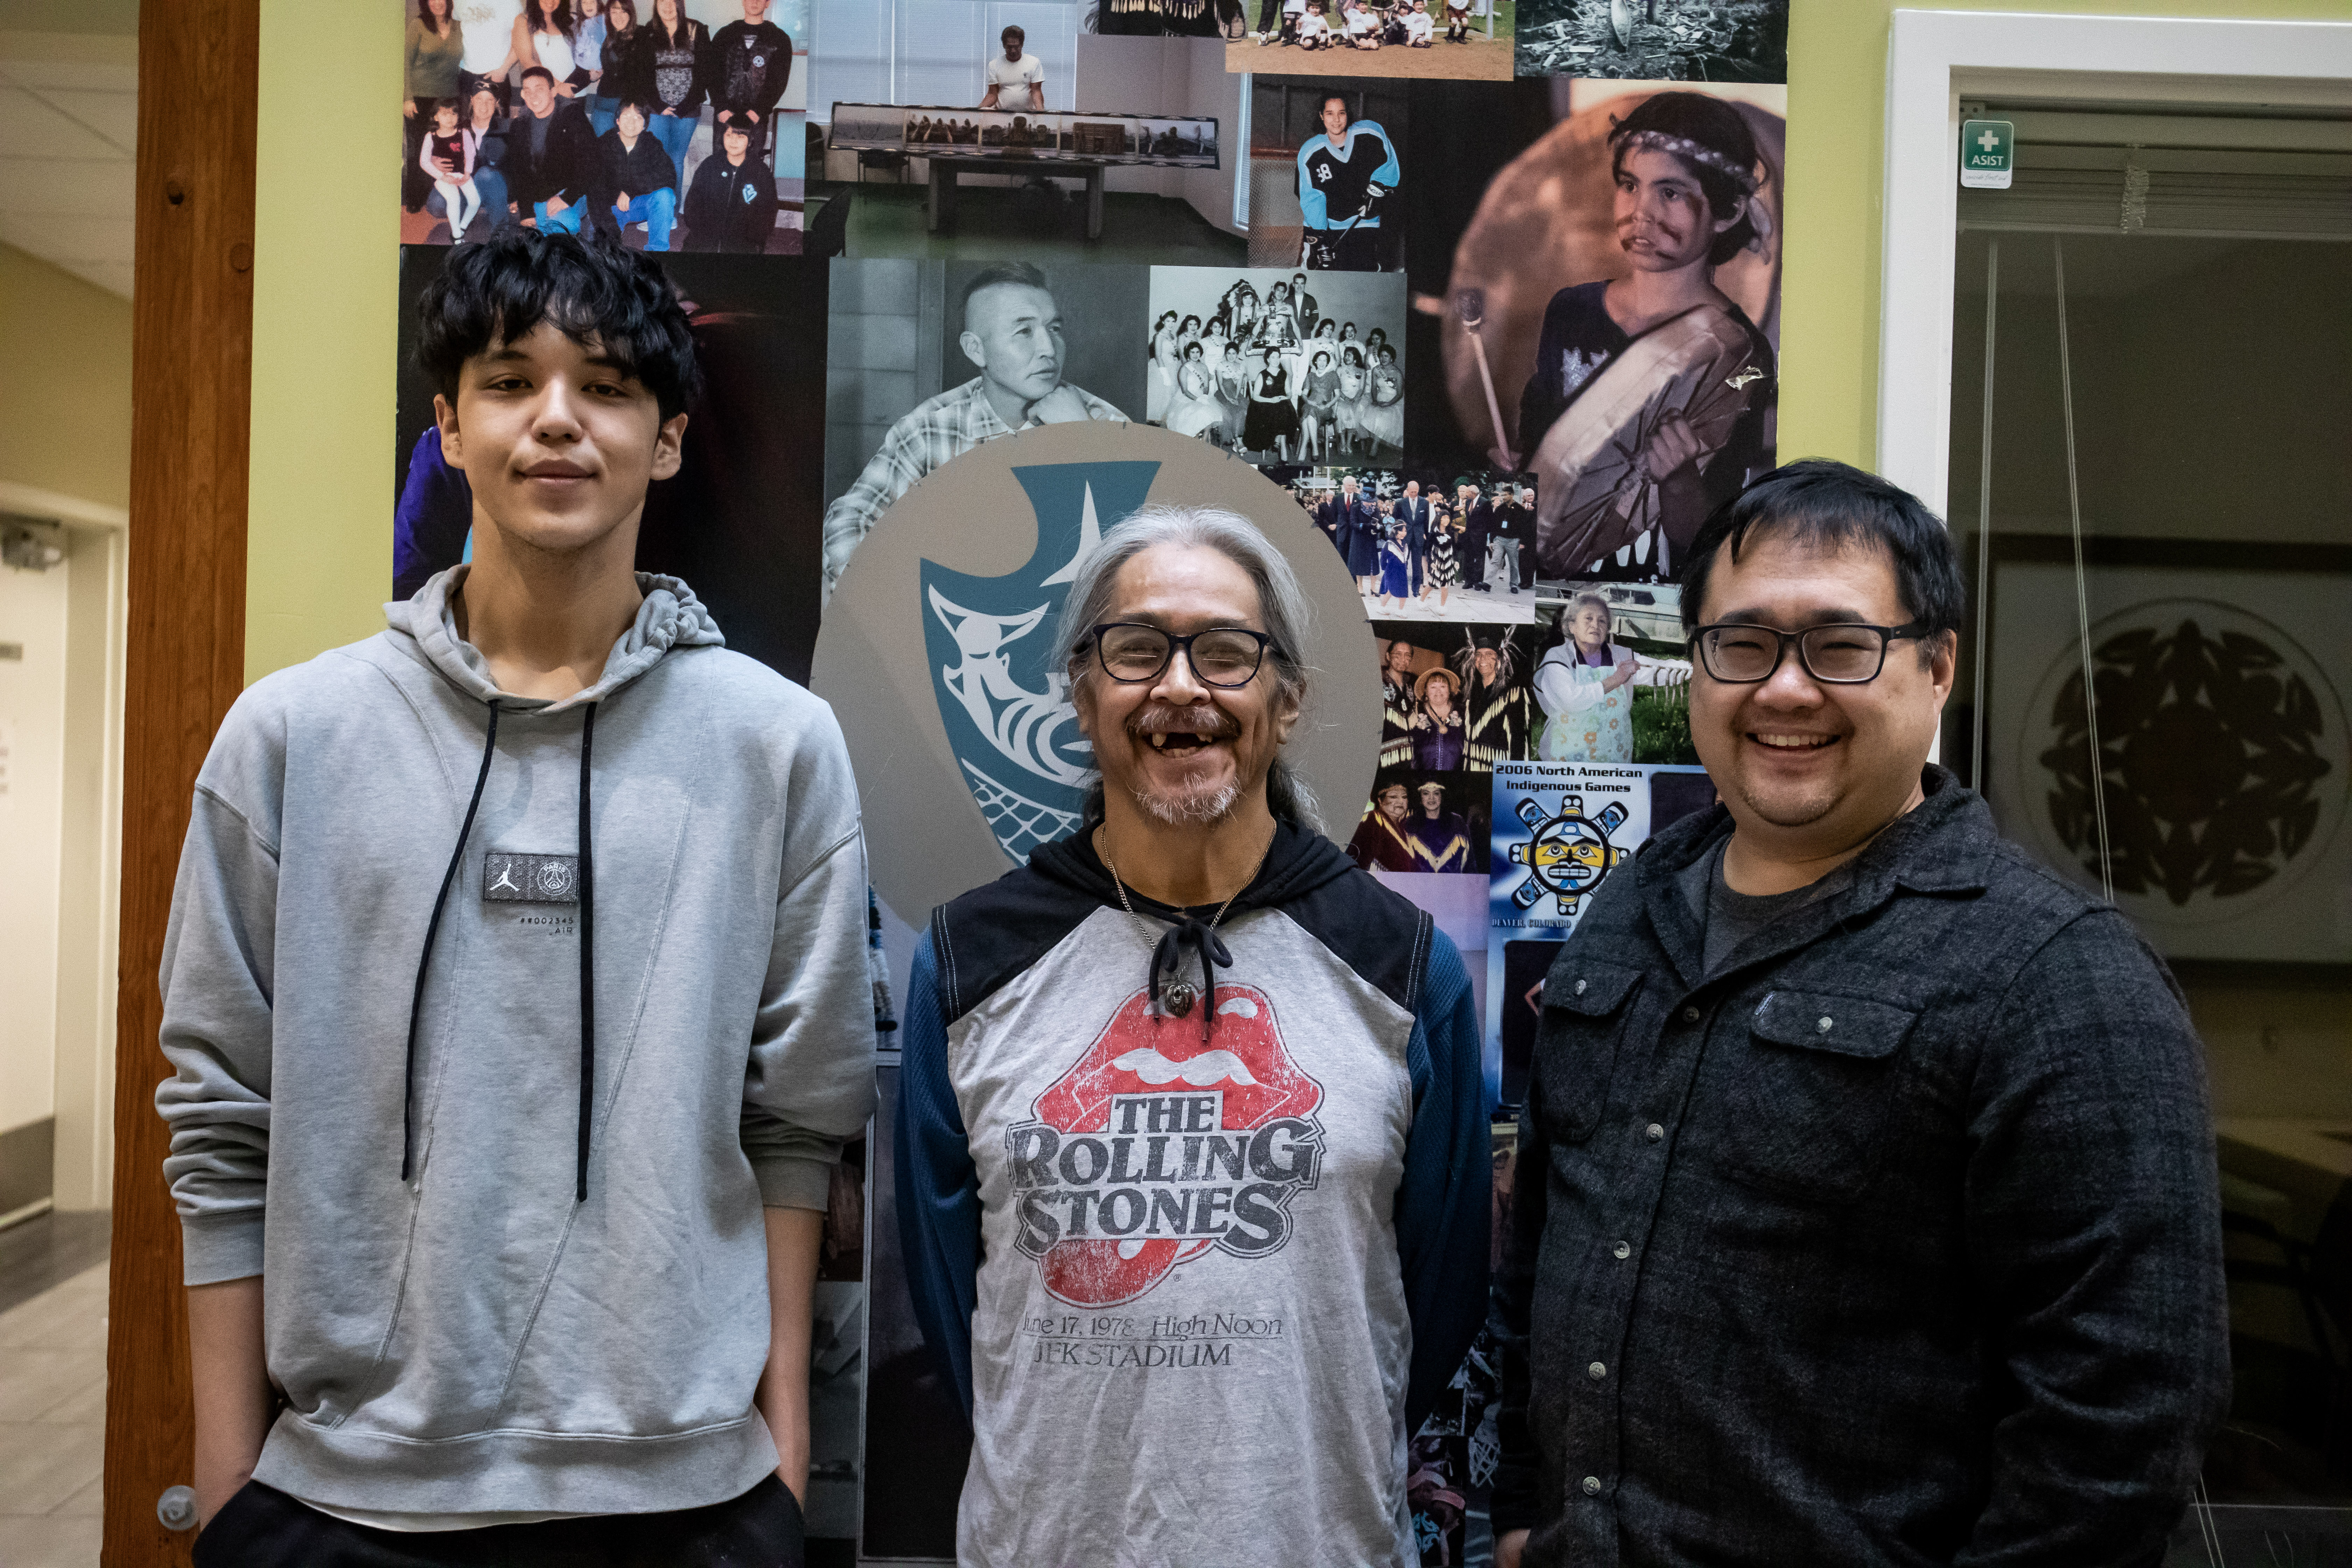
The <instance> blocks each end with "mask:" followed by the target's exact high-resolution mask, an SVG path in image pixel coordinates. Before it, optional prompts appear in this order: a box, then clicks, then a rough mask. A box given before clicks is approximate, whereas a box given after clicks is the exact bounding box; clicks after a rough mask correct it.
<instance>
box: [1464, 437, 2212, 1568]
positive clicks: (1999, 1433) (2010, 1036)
mask: <svg viewBox="0 0 2352 1568" xmlns="http://www.w3.org/2000/svg"><path fill="white" fill-rule="evenodd" d="M1685 559H1686V560H1687V562H1688V564H1687V566H1686V568H1685V577H1684V580H1683V600H1682V607H1683V620H1684V624H1685V629H1686V630H1687V631H1688V632H1689V633H1690V636H1691V643H1692V651H1693V653H1694V662H1695V664H1696V670H1695V673H1694V674H1693V676H1692V680H1691V685H1690V692H1691V700H1690V726H1691V735H1692V737H1693V739H1694V740H1695V741H1696V745H1697V747H1698V754H1699V759H1700V760H1701V761H1702V762H1704V763H1705V764H1706V770H1707V774H1708V777H1709V778H1710V779H1712V781H1713V783H1714V785H1715V789H1716V792H1717V796H1718V797H1719V799H1720V804H1719V805H1717V807H1716V808H1715V809H1713V810H1708V811H1705V812H1702V813H1699V814H1698V815H1696V816H1691V817H1686V818H1684V819H1683V820H1681V821H1678V822H1676V823H1675V824H1674V825H1673V826H1671V827H1669V828H1667V829H1666V830H1665V831H1664V832H1662V833H1660V834H1658V835H1657V837H1655V838H1654V839H1653V840H1652V841H1650V843H1649V845H1648V847H1647V848H1645V849H1644V850H1643V852H1642V854H1641V857H1640V858H1639V859H1638V860H1636V861H1634V862H1632V863H1631V864H1630V865H1628V866H1625V867H1622V868H1621V869H1620V870H1619V871H1617V872H1616V873H1612V875H1611V876H1610V877H1609V878H1608V880H1607V881H1606V882H1605V883H1602V884H1601V889H1600V891H1599V893H1598V894H1596V895H1595V896H1594V899H1593V902H1592V904H1591V906H1590V907H1589V908H1588V910H1587V912H1586V914H1585V915H1584V917H1583V918H1582V920H1580V922H1579V923H1578V925H1577V927H1576V931H1575V934H1574V935H1573V936H1570V938H1569V940H1568V941H1567V942H1566V943H1564V944H1562V946H1561V948H1560V952H1559V957H1558V958H1557V959H1556V960H1555V961H1554V963H1553V964H1552V967H1551V971H1550V974H1549V977H1547V978H1546V979H1545V982H1544V987H1543V998H1542V1001H1543V1008H1542V1011H1543V1022H1542V1025H1541V1032H1540V1033H1539V1035H1538V1040H1537V1043H1536V1050H1535V1060H1534V1066H1533V1071H1532V1073H1531V1076H1530V1081H1529V1085H1528V1101H1527V1105H1526V1109H1525V1112H1524V1114H1523V1117H1522V1120H1521V1123H1520V1141H1519V1160H1520V1167H1519V1168H1520V1169H1522V1170H1524V1171H1534V1172H1538V1173H1540V1175H1539V1176H1538V1177H1536V1178H1535V1179H1533V1180H1532V1181H1530V1182H1527V1183H1523V1184H1522V1185H1521V1186H1519V1188H1518V1189H1517V1197H1516V1200H1515V1207H1514V1210H1513V1214H1512V1218H1511V1226H1512V1229H1511V1235H1510V1239H1509V1246H1508V1249H1507V1254H1506V1259H1505V1263H1504V1267H1503V1270H1502V1273H1501V1276H1500V1278H1499V1280H1498V1281H1497V1284H1496V1292H1495V1301H1496V1326H1497V1330H1498V1332H1499V1333H1500V1334H1501V1336H1502V1338H1503V1343H1504V1358H1503V1404H1502V1407H1501V1411H1500V1416H1499V1427H1500V1436H1501V1441H1502V1455H1501V1460H1502V1462H1501V1469H1500V1470H1499V1471H1498V1473H1497V1476H1496V1489H1495V1501H1494V1515H1493V1517H1494V1522H1495V1528H1496V1532H1497V1536H1498V1550H1497V1553H1496V1561H1497V1562H1498V1563H1500V1564H1502V1565H1503V1568H1514V1565H1515V1564H1520V1563H1524V1564H1528V1565H1529V1568H1533V1565H1537V1564H1542V1565H1546V1568H1550V1565H1554V1564H1561V1563H1571V1562H1572V1563H1580V1564H1586V1563H1590V1564H1636V1563H1639V1564H1652V1563H1658V1564H1664V1563H1735V1562H1736V1563H1805V1564H1807V1565H1808V1568H1892V1565H1901V1568H1913V1565H1920V1568H1924V1565H1927V1564H1949V1563H2011V1564H2018V1565H2020V1568H2024V1565H2026V1564H2032V1565H2034V1568H2087V1565H2089V1564H2094V1563H2096V1564H2102V1565H2107V1568H2143V1565H2150V1568H2152V1565H2153V1564H2155V1563H2158V1562H2160V1561H2161V1560H2162V1558H2163V1556H2164V1552H2165V1543H2166V1538H2167V1536H2168V1534H2169V1532H2170V1531H2171V1530H2172V1528H2173V1526H2174V1524H2175V1523H2176V1522H2177V1521H2179V1518H2180V1516H2181V1511H2182V1510H2183V1508H2184V1506H2185V1505H2186V1503H2187V1500H2188V1498H2189V1490H2190V1488H2191V1487H2192V1485H2193V1484H2194V1483H2195V1481H2196V1479H2197V1474H2198V1466H2199V1464H2200V1461H2201V1459H2202V1458H2203V1454H2204V1447H2205V1443H2206V1441H2207V1439H2208V1438H2209V1437H2211V1435H2212V1434H2213V1432H2214V1431H2215V1429H2216V1428H2217V1427H2218V1426H2219V1424H2220V1421H2221V1414H2222V1410H2223V1408H2224V1406H2225V1405H2226V1403H2227V1400H2228V1396H2229V1353H2228V1337H2227V1336H2228V1325H2227V1316H2226V1312H2227V1309H2226V1303H2225V1301H2224V1296H2223V1288H2222V1277H2221V1227H2220V1206H2219V1202H2218V1199H2217V1197H2216V1193H2215V1175H2214V1168H2213V1133H2212V1126H2211V1123H2210V1118H2209V1113H2208V1110H2207V1106H2206V1099H2205V1082H2204V1071H2203V1066H2202V1053H2201V1051H2200V1048H2199V1045H2198V1041H2197V1037H2196V1035H2195V1034H2194V1033H2193V1032H2192V1031H2191V1030H2190V1027H2189V1018H2188V1015H2187V1013H2186V1011H2185V1010H2184V1009H2183V1008H2182V1006H2181V1002H2180V998H2179V993H2178V992H2177V991H2176V990H2175V989H2174V988H2173V987H2172V985H2171V983H2170V980H2169V978H2168V976H2167V975H2166V973H2165V970H2164V967H2163V965H2162V963H2161V962H2159V961H2158V959H2157V957H2156V956H2155V955H2154V954H2153V953H2152V952H2151V951H2150V950H2149V949H2148V948H2147V946H2146V945H2145V944H2143V943H2142V942H2141V941H2140V940H2139V938H2138V937H2137V936H2135V935H2134V933H2133V931H2132V929H2131V927H2130V925H2128V924H2127V923H2126V921H2125V920H2124V918H2123V917H2122V916H2121V915H2118V914H2117V913H2116V911H2115V910H2114V909H2113V908H2112V907H2109V906H2108V905H2105V904H2099V903H2097V902H2096V901H2095V900H2093V899H2089V898H2086V897H2084V895H2083V894H2081V893H2080V892H2078V891H2076V890H2075V888H2074V886H2073V885H2072V884H2071V883H2067V882H2065V881H2063V879H2061V878H2059V877H2058V876H2055V875H2053V874H2052V873H2050V872H2048V871H2047V870H2045V869H2043V868H2042V866H2041V865H2039V864H2037V863H2036V862H2034V861H2033V860H2032V858H2031V857H2030V856H2028V855H2027V854H2026V853H2025V852H2023V851H2021V850H2020V849H2018V848H2017V847H2016V846H2015V845H2013V844H2011V843H2008V842H2006V841H2003V840H2002V839H2001V838H2000V837H1999V835H1998V834H1997V833H1996V832H1995V831H1994V829H1993V824H1992V818H1991V814H1990V812H1989V811H1988V810H1986V808H1985V804H1984V802H1983V801H1982V800H1979V798H1978V797H1977V796H1976V795H1975V794H1974V793H1972V792H1971V791H1969V790H1968V789H1963V788H1962V787H1961V786H1960V784H1959V782H1958V780H1957V779H1954V778H1953V777H1952V775H1951V774H1949V773H1948V772H1946V771H1945V770H1944V769H1943V768H1938V767H1937V766H1935V765H1934V764H1932V763H1930V762H1928V760H1927V752H1928V748H1929V747H1930V745H1931V744H1932V743H1933V741H1934V739H1935V736H1936V728H1937V721H1938V718H1939V716H1941V714H1942V711H1943V706H1944V701H1945V699H1946V697H1947V696H1948V695H1949V694H1950V691H1951V685H1952V673H1953V668H1954V660H1955V657H1956V650H1957V647H1958V625H1959V623H1960V621H1961V618H1962V615H1963V613H1964V612H1965V609H1966V601H1967V595H1966V591H1965V589H1964V586H1963V583H1962V580H1961V577H1960V571H1959V565H1958V559H1957V557H1956V555H1955V553H1954V551H1953V549H1952V545H1951V541H1950V539H1949V538H1948V536H1947V535H1946V533H1945V531H1944V528H1943V526H1942V525H1941V524H1940V523H1938V522H1937V519H1936V518H1935V517H1933V516H1931V515H1930V514H1929V513H1928V512H1927V509H1926V508H1925V507H1922V506H1921V505H1920V504H1919V503H1918V502H1917V501H1916V500H1915V499H1914V498H1913V497H1910V496H1908V495H1906V494H1905V493H1904V492H1903V491H1901V490H1899V489H1897V488H1896V487H1895V486H1892V485H1889V484H1887V483H1886V482H1885V481H1884V480H1882V479H1878V478H1875V477H1874V476H1870V475H1867V474H1863V473H1860V472H1858V471H1857V470H1854V469H1852V468H1848V467H1846V466H1844V465H1842V464H1835V463H1826V462H1818V461H1815V462H1806V463H1797V464H1791V465H1789V466H1787V467H1785V468H1780V469H1777V470H1775V471H1773V472H1772V473H1770V474H1768V475H1766V476H1764V477H1763V478H1762V479H1760V480H1759V481H1758V482H1757V483H1756V484H1755V485H1754V486H1751V487H1749V488H1748V490H1747V491H1746V492H1745V493H1743V494H1742V495H1740V496H1738V497H1735V498H1734V499H1733V500H1732V501H1731V502H1730V503H1729V504H1728V505H1727V506H1726V507H1724V508H1722V509H1721V510H1719V511H1717V513H1716V514H1715V516H1714V517H1711V518H1710V519H1709V520H1708V521H1707V523H1706V526H1705V527H1704V528H1701V529H1700V530H1699V533H1698V535H1697V537H1696V540H1695V541H1694V544H1693V547H1692V549H1691V550H1690V552H1689V554H1688V555H1687V557H1686V558H1685Z"/></svg>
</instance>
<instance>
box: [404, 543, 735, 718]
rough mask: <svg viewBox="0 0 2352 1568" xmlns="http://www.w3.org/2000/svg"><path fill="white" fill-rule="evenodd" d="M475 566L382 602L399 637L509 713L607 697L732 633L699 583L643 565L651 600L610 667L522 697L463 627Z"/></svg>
mask: <svg viewBox="0 0 2352 1568" xmlns="http://www.w3.org/2000/svg"><path fill="white" fill-rule="evenodd" d="M472 570H473V568H472V567H470V566H466V565H458V566H453V567H451V568H449V569H448V570H446V571H439V572H436V573H435V574H434V575H433V576H432V577H431V578H430V579H428V580H426V582H425V586H424V587H423V588H420V589H418V590H417V591H416V596H415V598H413V599H408V600H404V601H398V602H395V603H392V604H387V605H385V606H384V607H383V618H384V622H385V624H386V625H388V626H389V627H390V628H391V629H392V632H393V641H394V643H399V644H400V645H402V646H403V647H404V648H405V649H407V650H408V651H409V652H410V653H413V654H415V657H417V658H418V659H420V660H422V661H423V662H424V663H425V664H427V665H429V666H430V667H431V668H432V669H434V670H435V671H436V672H438V673H439V674H440V675H441V677H442V679H444V680H446V681H447V682H448V683H449V684H450V685H453V686H456V687H457V689H458V690H459V691H461V692H464V693H465V694H466V695H467V696H470V697H472V698H474V699H475V700H476V701H478V702H484V703H488V702H496V703H497V704H498V705H499V706H500V707H502V708H504V709H506V710H507V711H508V712H509V713H513V712H518V711H521V712H538V713H547V714H556V713H562V712H565V711H567V710H569V709H572V708H575V707H581V706H586V705H588V704H590V703H596V702H602V701H603V700H604V698H606V697H608V696H610V695H612V694H613V693H614V692H616V691H618V690H620V689H621V688H622V687H623V686H625V685H628V684H629V683H630V682H631V681H634V680H635V679H636V678H637V677H638V676H639V675H642V674H645V673H646V671H647V670H650V669H652V668H653V667H654V665H655V664H658V663H660V661H661V657H662V655H663V654H665V653H668V652H669V651H670V650H671V649H673V648H722V647H725V646H726V645H727V639H726V637H725V636H723V635H721V634H720V632H719V622H716V621H713V620H712V619H711V618H710V612H709V610H707V609H705V608H703V603H702V601H700V600H699V599H697V598H696V597H695V596H694V590H692V589H690V588H688V586H687V585H686V584H685V583H684V582H682V581H680V580H678V579H677V578H675V577H664V576H662V575H661V574H660V573H658V572H651V571H641V572H639V573H637V574H636V575H637V591H638V592H640V593H642V594H644V595H645V596H646V601H645V602H644V603H643V604H640V605H638V606H637V618H636V620H635V622H631V623H630V626H629V629H628V630H627V631H626V632H622V633H621V636H620V640H619V641H618V642H615V643H614V644H613V651H612V653H609V654H607V655H606V656H605V659H604V673H603V674H600V675H598V676H597V677H596V680H595V683H594V684H593V685H590V686H589V687H587V688H586V689H585V690H583V691H579V692H575V693H573V694H572V695H570V696H568V697H562V698H557V699H554V700H550V699H548V698H545V697H519V696H516V695H513V694H512V693H510V692H502V691H500V690H499V685H498V683H497V682H496V681H495V680H493V679H491V677H490V665H489V661H488V660H487V659H485V658H483V657H482V655H481V653H480V651H479V650H478V649H477V648H475V646H474V645H473V644H472V643H468V642H467V641H465V640H464V639H463V638H461V637H459V636H458V635H457V604H456V603H455V601H456V599H457V591H458V590H459V589H460V588H462V587H464V586H465V583H466V577H467V573H468V572H470V571H472Z"/></svg>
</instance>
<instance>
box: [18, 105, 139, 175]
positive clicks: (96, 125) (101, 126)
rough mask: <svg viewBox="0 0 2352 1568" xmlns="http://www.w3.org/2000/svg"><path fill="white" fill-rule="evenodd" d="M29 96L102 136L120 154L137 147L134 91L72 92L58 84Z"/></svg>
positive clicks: (123, 155) (136, 114)
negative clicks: (57, 86) (59, 86)
mask: <svg viewBox="0 0 2352 1568" xmlns="http://www.w3.org/2000/svg"><path fill="white" fill-rule="evenodd" d="M33 96H34V97H36V98H37V99H40V100H41V101H42V102H44V103H46V104H47V105H48V106H49V107H50V108H52V109H55V110H59V111H60V112H62V113H64V114H66V115H68V116H69V117H70V118H72V119H74V120H79V121H80V122H81V124H82V125H83V126H85V127H86V128H88V129H89V130H90V131H94V132H96V133H97V134H98V135H100V136H101V137H103V138H105V140H106V141H107V142H108V143H109V145H110V147H111V148H112V149H113V150H114V151H115V152H118V153H120V154H121V156H122V157H125V158H128V157H130V156H131V154H132V153H134V152H137V151H138V150H139V95H138V94H137V93H135V92H72V91H67V90H66V89H61V88H42V89H37V90H36V91H35V92H34V94H33Z"/></svg>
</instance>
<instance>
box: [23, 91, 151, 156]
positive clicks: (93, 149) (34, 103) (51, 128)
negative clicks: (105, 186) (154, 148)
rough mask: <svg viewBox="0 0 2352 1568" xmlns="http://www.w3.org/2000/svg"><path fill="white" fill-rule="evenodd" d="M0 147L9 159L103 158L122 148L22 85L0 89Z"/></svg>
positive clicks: (120, 151)
mask: <svg viewBox="0 0 2352 1568" xmlns="http://www.w3.org/2000/svg"><path fill="white" fill-rule="evenodd" d="M0 148H5V149H6V150H7V153H8V155H9V156H10V157H12V158H67V159H92V158H103V159H108V160H119V159H121V157H122V156H123V153H122V150H121V148H120V147H117V146H116V145H115V144H114V143H113V142H111V141H109V140H107V139H106V138H105V137H103V136H100V135H99V134H98V133H97V132H96V131H91V130H89V129H88V128H87V127H85V126H84V125H82V124H80V123H79V121H77V120H74V119H72V118H71V117H69V116H68V114H67V113H66V112H65V111H63V110H58V109H57V108H54V107H52V106H50V105H49V104H47V103H44V102H42V101H41V100H40V99H37V98H36V97H34V96H33V95H32V94H31V93H29V92H26V91H25V90H24V89H21V88H0Z"/></svg>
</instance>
